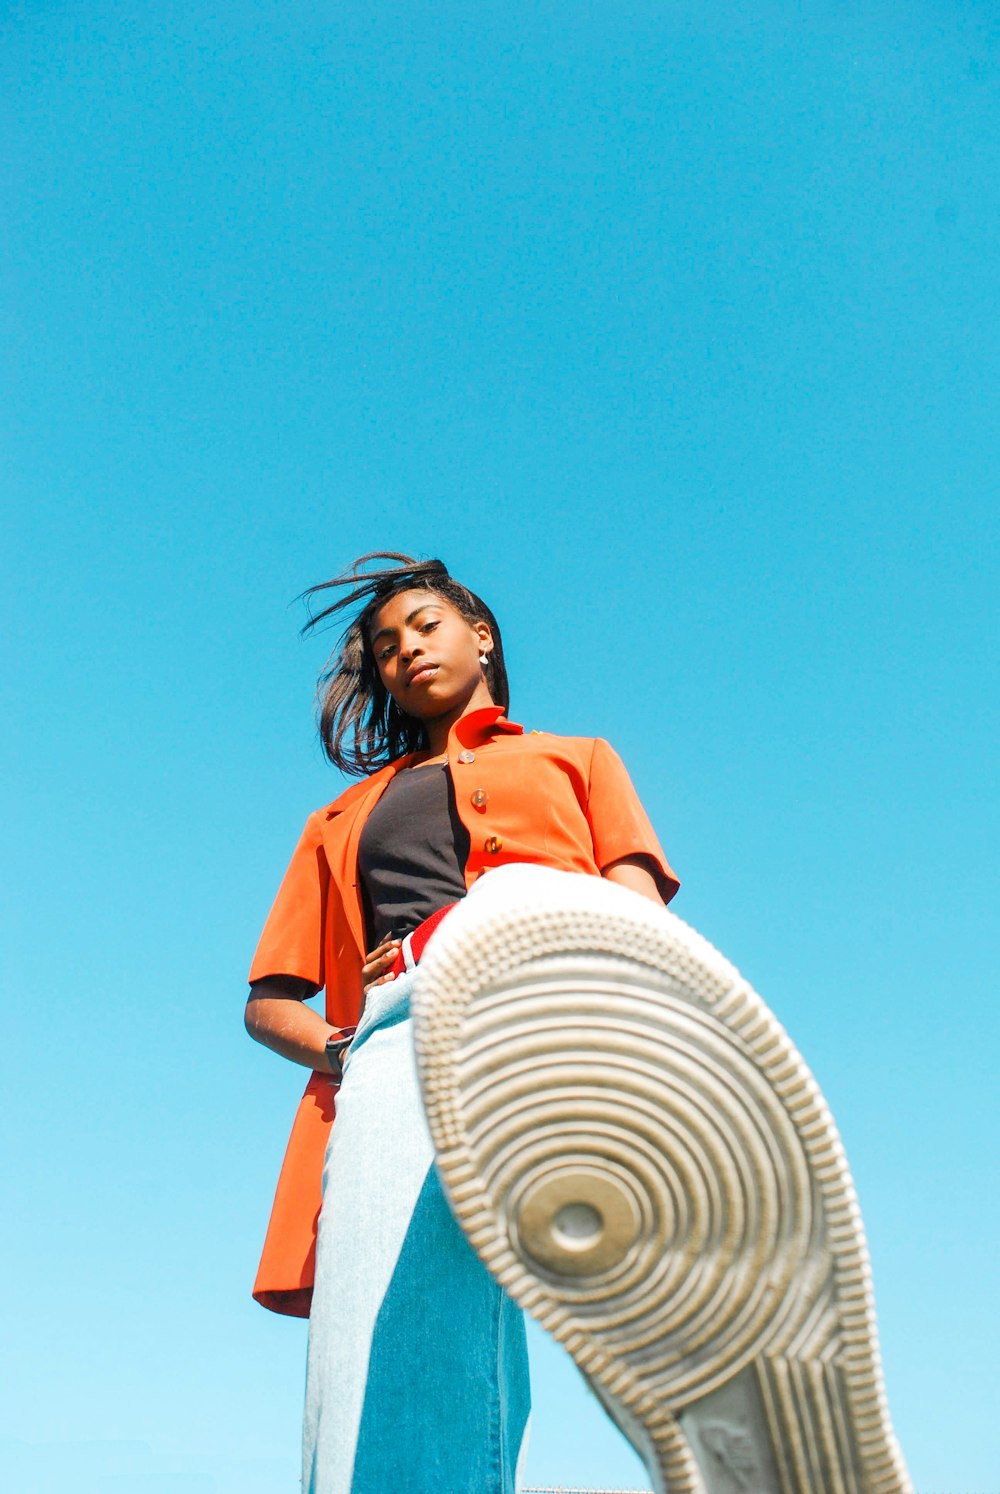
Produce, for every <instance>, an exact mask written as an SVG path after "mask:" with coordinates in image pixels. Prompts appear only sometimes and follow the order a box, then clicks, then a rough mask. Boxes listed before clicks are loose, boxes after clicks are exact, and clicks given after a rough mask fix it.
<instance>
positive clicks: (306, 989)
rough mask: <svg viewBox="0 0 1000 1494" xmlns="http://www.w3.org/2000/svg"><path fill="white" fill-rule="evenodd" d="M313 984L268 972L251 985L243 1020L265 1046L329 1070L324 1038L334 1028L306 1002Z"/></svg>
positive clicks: (306, 1063) (313, 1066)
mask: <svg viewBox="0 0 1000 1494" xmlns="http://www.w3.org/2000/svg"><path fill="white" fill-rule="evenodd" d="M315 991H316V988H315V986H311V985H310V984H309V982H308V981H305V980H297V979H296V978H295V976H292V975H269V976H267V977H266V978H265V979H264V980H255V981H254V983H253V985H252V986H251V987H250V995H249V997H248V998H247V1007H246V1012H245V1013H244V1017H243V1020H244V1022H245V1023H246V1029H247V1032H248V1033H249V1034H250V1036H251V1037H252V1038H255V1039H256V1041H257V1042H258V1043H263V1044H264V1046H265V1048H271V1049H273V1051H274V1052H275V1053H280V1054H281V1056H282V1058H290V1059H291V1060H292V1062H293V1063H300V1064H302V1065H303V1066H304V1067H305V1068H307V1069H318V1070H319V1071H320V1073H323V1074H327V1073H330V1072H332V1070H331V1067H330V1062H329V1059H328V1058H327V1054H326V1040H327V1038H329V1037H331V1036H332V1035H333V1034H334V1033H335V1032H336V1031H337V1029H336V1028H335V1027H331V1026H330V1024H329V1022H327V1021H326V1019H325V1018H324V1017H321V1016H320V1014H319V1012H317V1011H314V1010H313V1008H312V1007H311V1006H306V998H307V997H309V996H313V995H315Z"/></svg>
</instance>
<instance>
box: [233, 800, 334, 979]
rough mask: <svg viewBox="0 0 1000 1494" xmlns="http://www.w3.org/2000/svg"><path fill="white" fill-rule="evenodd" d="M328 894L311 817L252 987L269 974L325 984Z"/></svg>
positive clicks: (257, 958)
mask: <svg viewBox="0 0 1000 1494" xmlns="http://www.w3.org/2000/svg"><path fill="white" fill-rule="evenodd" d="M329 891H330V868H329V866H328V864H327V860H326V855H325V853H324V850H323V830H322V825H321V822H320V819H319V816H318V815H315V814H312V815H310V816H309V819H308V820H307V821H306V828H305V830H304V831H303V832H302V839H301V840H300V841H299V843H298V845H297V846H296V847H295V852H294V854H293V856H292V859H291V861H290V863H289V866H288V870H287V871H286V873H285V876H284V880H283V881H282V884H281V886H280V887H279V888H278V895H277V897H276V898H275V900H274V905H273V907H272V908H271V911H270V913H269V914H268V917H267V922H266V923H265V925H264V932H263V933H262V934H261V936H260V943H259V944H258V945H257V953H256V954H255V955H254V958H253V964H252V965H251V967H250V980H251V982H253V981H255V980H262V979H263V978H264V976H266V975H295V976H298V978H299V979H300V980H306V981H309V982H310V984H311V985H314V986H317V987H319V986H322V985H324V984H325V982H326V973H325V971H324V968H323V965H324V961H323V930H324V927H325V924H326V901H327V898H328V896H329Z"/></svg>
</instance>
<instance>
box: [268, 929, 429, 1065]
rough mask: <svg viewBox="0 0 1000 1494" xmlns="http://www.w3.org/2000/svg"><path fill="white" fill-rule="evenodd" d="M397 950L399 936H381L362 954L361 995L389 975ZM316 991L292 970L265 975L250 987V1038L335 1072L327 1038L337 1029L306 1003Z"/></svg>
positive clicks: (334, 1033) (337, 1031)
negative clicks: (291, 972) (376, 946)
mask: <svg viewBox="0 0 1000 1494" xmlns="http://www.w3.org/2000/svg"><path fill="white" fill-rule="evenodd" d="M398 952H399V940H398V939H385V940H383V942H382V943H381V944H380V945H379V946H378V948H377V949H373V950H372V952H371V953H370V954H369V955H366V956H365V963H364V965H363V966H362V967H361V990H362V994H363V996H367V995H368V991H369V989H370V988H371V987H372V986H380V985H381V984H382V983H383V981H384V980H386V979H388V978H389V977H388V975H387V972H388V971H389V970H391V968H392V966H393V964H394V962H395V959H396V955H397V954H398ZM315 994H316V987H315V986H313V985H310V983H309V982H308V981H307V980H298V979H297V978H296V977H295V976H294V975H268V976H265V977H264V979H263V980H255V981H254V983H253V985H252V986H251V987H250V995H249V997H248V999H247V1007H246V1012H245V1013H244V1017H243V1020H244V1022H245V1023H246V1029H247V1032H248V1033H249V1034H250V1036H251V1037H252V1038H255V1039H256V1040H257V1042H258V1043H263V1044H264V1047H265V1048H271V1049H272V1050H273V1051H274V1052H275V1053H280V1054H281V1056H282V1058H290V1059H291V1060H292V1062H293V1063H300V1064H302V1065H303V1067H304V1068H307V1069H317V1070H319V1072H320V1073H322V1074H328V1073H334V1072H335V1069H334V1067H333V1065H331V1063H330V1059H329V1056H328V1054H327V1051H326V1044H327V1040H328V1039H329V1038H331V1037H335V1036H336V1035H337V1034H338V1033H339V1031H340V1029H339V1028H338V1027H331V1026H330V1024H329V1022H328V1021H327V1020H326V1018H325V1017H321V1016H320V1014H319V1012H317V1011H314V1010H313V1008H312V1007H311V1006H306V1000H307V998H308V997H310V996H315Z"/></svg>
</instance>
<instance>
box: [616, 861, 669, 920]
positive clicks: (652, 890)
mask: <svg viewBox="0 0 1000 1494" xmlns="http://www.w3.org/2000/svg"><path fill="white" fill-rule="evenodd" d="M601 876H602V877H607V879H608V881H609V882H617V883H618V885H619V886H620V887H628V888H630V889H631V890H632V891H633V892H639V893H641V894H642V896H643V897H648V898H649V899H650V901H651V902H654V903H659V905H660V907H661V908H662V907H663V898H662V897H661V896H660V889H659V887H658V886H657V883H656V878H655V877H654V876H653V873H652V872H651V871H650V869H649V859H648V857H646V856H623V857H622V858H621V860H620V861H613V862H612V863H611V865H610V866H606V867H605V868H604V870H603V872H602V873H601Z"/></svg>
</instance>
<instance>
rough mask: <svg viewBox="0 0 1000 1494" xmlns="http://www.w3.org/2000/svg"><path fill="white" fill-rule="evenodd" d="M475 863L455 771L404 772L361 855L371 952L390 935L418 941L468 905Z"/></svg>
mask: <svg viewBox="0 0 1000 1494" xmlns="http://www.w3.org/2000/svg"><path fill="white" fill-rule="evenodd" d="M468 856H469V833H468V831H467V830H466V828H465V826H464V825H463V824H462V822H461V820H460V819H459V817H458V812H457V810H456V808H455V790H454V786H453V785H452V781H451V773H450V772H449V770H448V764H447V763H425V764H423V765H421V766H419V767H416V768H404V769H402V770H401V771H400V772H399V773H397V774H396V775H395V777H394V778H391V779H390V780H389V783H388V784H387V786H386V788H385V789H384V791H383V793H382V797H381V798H380V799H379V801H378V803H377V804H376V805H375V808H374V809H373V810H372V812H371V814H370V815H369V816H368V819H367V821H366V823H365V827H364V829H363V830H362V832H361V841H360V844H359V847H358V868H359V870H360V872H361V886H362V891H363V894H364V905H365V919H366V922H367V925H368V936H369V939H370V941H371V942H370V944H369V948H370V949H373V948H374V947H375V945H376V944H379V943H381V941H382V940H383V939H384V938H385V937H386V935H387V934H395V935H396V936H397V937H399V936H400V935H402V934H408V933H411V932H412V931H413V929H415V928H416V927H417V925H418V924H420V923H423V921H424V919H425V918H429V917H430V915H431V914H432V913H436V912H437V911H438V909H439V908H445V907H447V906H448V904H449V903H454V902H457V900H458V899H459V898H460V897H464V896H465V863H466V861H467V860H468Z"/></svg>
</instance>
